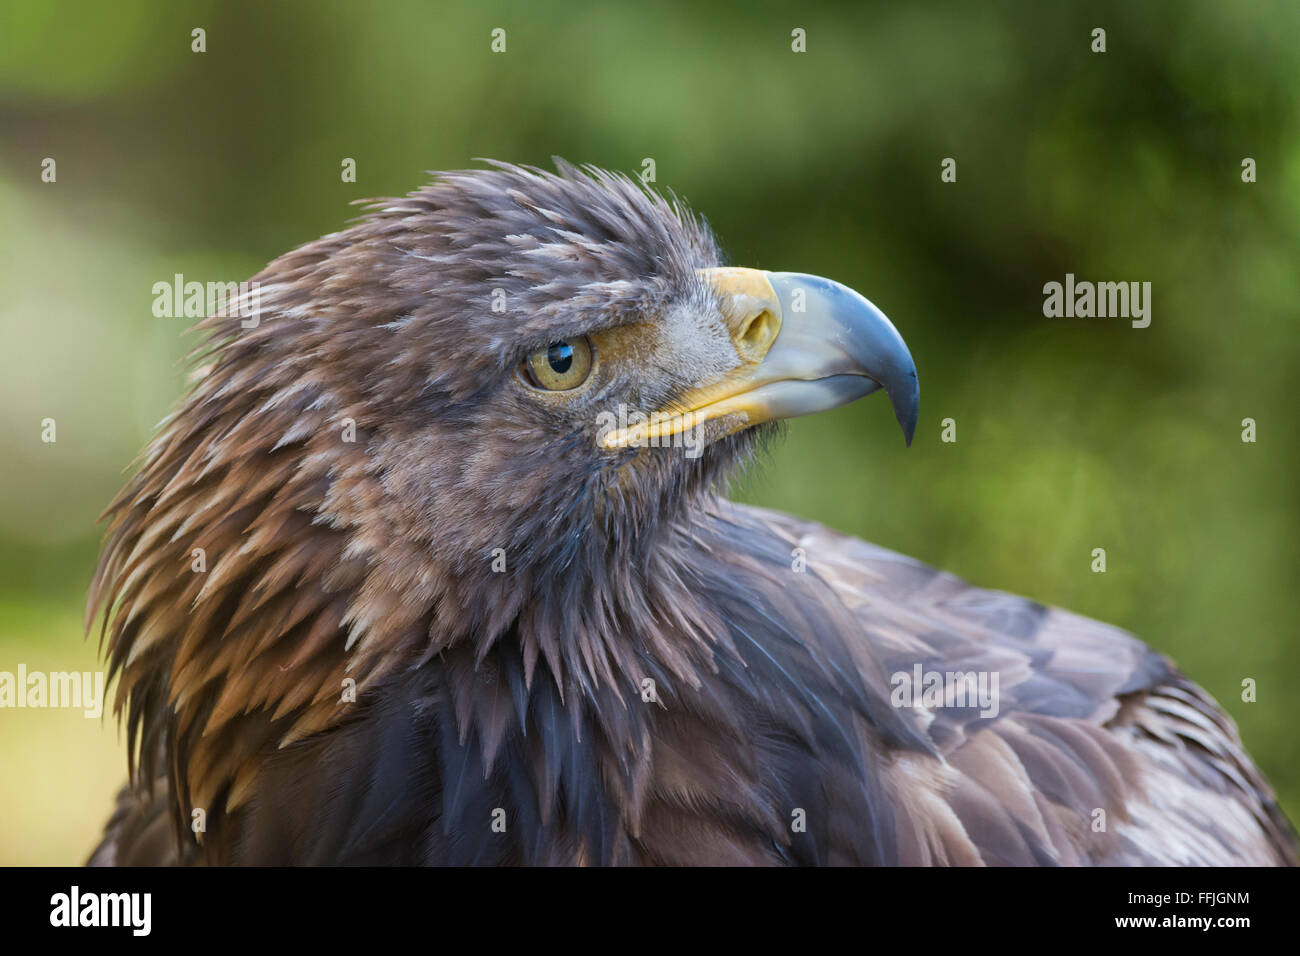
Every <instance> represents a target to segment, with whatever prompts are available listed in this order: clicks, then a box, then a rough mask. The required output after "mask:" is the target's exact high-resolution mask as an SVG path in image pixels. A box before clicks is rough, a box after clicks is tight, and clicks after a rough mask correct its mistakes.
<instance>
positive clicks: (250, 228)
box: [0, 0, 1300, 863]
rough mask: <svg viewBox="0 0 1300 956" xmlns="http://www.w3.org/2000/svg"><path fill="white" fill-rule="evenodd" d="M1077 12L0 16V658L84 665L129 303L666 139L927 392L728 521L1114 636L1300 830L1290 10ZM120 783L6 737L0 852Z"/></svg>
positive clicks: (93, 751)
mask: <svg viewBox="0 0 1300 956" xmlns="http://www.w3.org/2000/svg"><path fill="white" fill-rule="evenodd" d="M1073 6H1074V7H1077V9H1071V8H1070V6H1067V5H1065V4H1043V3H1036V2H1023V3H1008V2H982V3H970V2H964V0H954V2H941V3H933V4H926V5H920V4H891V5H876V4H865V3H852V4H843V5H828V6H824V7H822V8H819V9H816V10H813V9H810V8H809V7H808V6H807V5H805V4H762V3H745V4H739V3H736V4H732V5H727V4H715V5H712V6H711V7H710V8H709V9H707V10H705V9H702V8H701V7H700V5H698V4H694V3H689V2H682V3H669V4H629V5H625V6H621V7H615V6H614V5H611V4H605V3H594V2H593V3H583V4H573V5H569V6H565V5H560V4H556V3H547V4H539V3H535V2H521V3H465V4H430V3H422V2H385V3H374V4H356V3H342V2H329V3H318V2H312V3H307V2H297V3H263V2H256V3H253V2H248V3H229V2H222V3H215V2H213V3H185V2H180V3H160V2H155V3H144V2H140V0H116V2H114V3H112V4H102V5H97V4H90V3H81V2H52V0H44V2H39V3H38V2H30V3H11V2H8V0H6V2H4V3H3V4H0V223H2V224H3V229H2V230H0V285H2V287H3V295H2V296H0V462H3V464H2V465H0V468H2V470H3V476H4V494H3V499H2V501H0V670H10V671H13V670H15V669H16V668H17V666H18V664H19V663H20V662H22V663H25V664H26V665H27V667H28V668H29V669H45V670H59V669H70V668H77V669H87V668H91V667H93V666H95V660H96V647H95V642H94V641H93V640H91V641H86V642H83V640H82V629H81V609H82V603H83V599H84V594H85V588H86V584H87V582H88V580H89V578H90V575H91V572H92V569H93V564H94V560H95V556H96V550H97V543H98V531H97V529H96V527H95V520H96V517H97V515H98V514H99V512H100V510H101V509H102V508H103V506H104V505H105V504H107V502H108V501H109V499H110V498H111V497H112V495H113V494H114V492H115V491H116V490H117V488H118V487H119V486H120V485H121V484H122V482H123V481H124V480H125V477H126V474H127V471H128V470H129V466H130V463H131V461H132V460H133V458H134V457H135V455H136V453H137V451H138V450H139V449H140V448H141V447H142V445H143V444H144V442H145V441H146V439H147V437H148V435H149V434H150V431H151V429H152V427H153V426H154V424H155V423H156V422H157V421H158V420H159V419H160V418H161V417H162V416H163V415H164V414H165V413H166V411H167V410H168V408H169V407H170V405H171V404H172V403H173V402H174V401H175V400H176V398H177V397H178V396H179V395H180V394H181V392H182V390H183V375H184V368H183V365H182V363H181V361H180V359H181V357H182V356H183V354H184V352H185V351H186V350H187V348H188V347H189V346H190V345H192V344H193V342H192V340H191V339H189V338H188V337H186V336H185V335H184V334H183V333H184V331H185V329H186V327H187V326H188V324H189V323H188V322H187V321H186V320H183V319H159V318H154V317H153V315H152V313H151V304H152V298H153V297H152V292H151V287H152V285H153V283H154V282H157V281H160V280H163V281H166V280H169V279H170V277H171V276H172V275H173V273H176V272H181V273H184V274H185V275H186V276H187V278H194V279H199V280H200V281H206V280H209V279H213V280H237V279H240V278H246V277H248V276H250V275H252V274H253V273H254V272H256V271H257V270H258V269H259V268H260V267H261V266H262V265H263V264H264V263H265V262H266V261H267V260H269V259H271V258H274V257H275V256H277V255H279V254H281V253H283V252H286V251H287V250H289V249H291V248H293V247H294V246H297V245H299V244H300V243H302V242H304V241H307V240H310V239H313V238H315V237H316V236H319V235H321V234H323V233H326V232H330V231H334V230H336V229H338V228H340V227H341V226H342V225H343V224H344V223H345V221H346V220H347V219H349V218H350V217H352V216H354V215H355V214H356V210H355V209H353V208H351V207H349V206H348V202H349V201H350V200H353V199H357V198H361V197H371V196H382V195H394V194H401V193H404V192H406V191H407V190H410V189H413V188H415V187H416V186H418V185H420V184H422V183H423V182H425V181H426V178H427V177H426V176H425V173H424V171H425V170H429V169H440V168H458V167H464V166H467V165H472V164H473V161H474V159H475V158H476V157H495V158H499V159H505V160H512V161H516V162H525V163H534V164H539V165H549V161H550V157H551V156H552V155H561V156H564V157H566V158H568V159H570V160H573V161H575V162H591V163H596V164H598V165H602V166H606V167H610V168H614V169H622V170H625V171H628V172H631V173H636V172H638V171H640V170H641V168H642V161H643V160H644V159H645V158H647V157H650V158H653V159H654V160H655V163H656V167H657V177H658V185H659V186H660V187H670V188H672V189H673V190H675V191H676V192H677V193H679V194H680V195H682V196H684V197H685V198H686V199H687V200H688V201H689V202H691V203H692V204H693V205H694V206H695V207H696V208H697V209H698V210H699V211H700V212H702V213H703V214H704V215H706V216H707V217H708V218H709V220H710V221H711V223H712V224H713V226H714V228H715V229H716V230H717V232H718V234H719V236H720V237H721V239H722V241H723V243H724V245H725V247H726V248H727V250H728V252H729V254H730V256H731V257H732V259H733V260H734V261H735V262H736V263H738V264H745V265H751V266H759V267H765V268H773V269H783V270H792V271H807V272H816V273H820V274H823V275H826V276H830V277H832V278H835V279H838V280H840V281H843V282H845V283H847V284H849V285H851V286H854V287H856V288H858V289H860V290H861V291H863V292H864V293H865V294H867V295H868V296H869V297H870V298H871V299H873V300H874V301H875V302H876V303H877V304H878V305H880V306H881V307H882V308H883V309H884V310H885V312H886V313H887V314H889V315H890V316H891V317H892V318H893V319H894V321H895V323H896V324H897V325H898V327H899V329H900V330H901V331H902V332H903V334H904V336H905V337H906V338H907V340H908V342H909V343H910V345H911V348H912V351H913V354H914V355H915V358H916V362H917V366H918V368H919V370H920V376H921V383H922V419H921V424H920V428H919V430H918V434H917V440H916V443H915V445H914V447H913V448H912V449H910V450H905V449H904V448H903V445H902V442H901V441H900V439H899V437H898V433H897V430H896V426H895V425H894V423H893V421H892V420H891V417H890V412H889V408H888V406H887V403H886V402H884V401H881V400H876V401H870V402H863V403H859V404H856V405H853V406H850V407H848V408H845V409H841V410H839V411H838V412H835V413H832V414H829V415H825V416H821V417H817V418H812V419H804V420H799V421H796V422H794V423H793V424H792V425H791V426H790V428H789V434H788V437H787V439H786V440H785V441H784V443H782V444H780V445H778V446H776V447H775V448H774V449H773V451H772V453H771V455H770V458H769V460H768V461H767V463H766V466H765V467H764V468H762V469H761V470H758V471H755V472H753V473H751V474H750V475H749V476H748V477H746V478H745V479H744V481H743V482H742V485H741V487H740V488H739V489H737V493H738V495H739V496H741V497H743V498H745V499H748V500H751V501H756V502H760V503H763V504H766V505H770V506H773V507H778V508H783V509H787V510H789V511H792V512H795V513H798V514H801V515H806V516H809V517H814V518H817V519H820V520H822V521H825V522H827V523H829V524H832V525H834V526H837V527H839V528H841V529H844V530H847V531H850V532H853V533H856V534H859V535H862V536H864V537H867V538H870V539H872V540H874V541H877V542H879V543H881V544H883V545H885V546H888V547H891V548H895V549H898V550H901V551H905V552H907V553H909V554H913V555H916V556H918V557H920V558H923V559H924V560H926V561H928V562H931V563H933V564H936V565H939V566H941V567H944V568H947V569H950V570H952V571H955V572H957V573H959V574H961V575H963V576H965V577H967V578H969V579H970V580H971V581H973V582H976V583H978V584H981V585H986V586H992V587H996V588H1000V589H1005V590H1011V591H1016V592H1020V593H1023V594H1027V595H1031V596H1033V597H1035V598H1037V599H1039V600H1042V601H1045V602H1049V603H1053V604H1060V605H1064V606H1066V607H1069V608H1070V609H1072V610H1075V611H1078V612H1081V613H1084V614H1088V615H1091V616H1095V617H1098V618H1101V619H1103V620H1106V621H1110V622H1113V623H1115V624H1118V625H1121V626H1123V627H1125V628H1127V629H1130V630H1132V631H1134V632H1136V633H1138V634H1139V635H1141V636H1143V637H1144V638H1145V639H1146V640H1148V641H1149V642H1150V643H1152V644H1153V645H1154V646H1156V647H1158V648H1160V649H1161V650H1163V651H1165V652H1167V653H1169V654H1171V655H1173V656H1174V657H1175V658H1176V659H1177V660H1178V661H1179V662H1180V664H1181V665H1182V667H1183V668H1184V669H1185V670H1186V671H1187V672H1188V673H1189V674H1190V675H1191V676H1192V677H1193V678H1195V679H1196V680H1198V681H1199V682H1200V683H1201V684H1203V685H1204V686H1205V687H1206V688H1207V689H1208V690H1209V691H1210V692H1211V693H1212V694H1214V696H1216V697H1217V698H1218V699H1219V700H1220V701H1222V703H1223V704H1224V706H1225V707H1226V708H1227V709H1228V711H1229V712H1231V714H1232V715H1233V717H1234V718H1235V719H1236V720H1237V722H1238V724H1239V725H1240V728H1241V732H1242V735H1243V737H1244V739H1245V741H1246V743H1247V746H1248V747H1249V748H1250V750H1251V751H1252V752H1253V753H1254V755H1255V756H1256V758H1257V759H1258V761H1259V763H1260V764H1261V765H1262V766H1263V768H1264V770H1265V772H1266V773H1267V774H1268V775H1269V776H1270V778H1271V779H1272V780H1273V781H1274V783H1275V784H1276V786H1277V787H1278V789H1279V790H1280V793H1281V796H1282V802H1283V804H1284V806H1285V807H1286V808H1287V809H1288V811H1289V813H1290V815H1291V816H1292V817H1293V818H1295V817H1298V816H1300V765H1298V763H1297V750H1298V749H1300V746H1298V745H1297V742H1296V735H1295V731H1294V729H1293V726H1292V724H1291V720H1290V715H1291V714H1292V713H1293V711H1294V707H1295V703H1296V697H1295V687H1296V686H1297V682H1298V681H1300V646H1298V643H1297V636H1298V634H1300V628H1298V626H1297V625H1298V624H1300V621H1298V614H1297V603H1296V595H1295V591H1296V578H1297V568H1298V567H1300V561H1298V560H1297V559H1298V558H1300V554H1298V553H1297V552H1298V549H1300V546H1298V545H1297V541H1300V535H1298V534H1297V531H1298V530H1300V529H1298V528H1297V523H1298V518H1300V497H1298V496H1297V494H1296V488H1297V481H1296V473H1297V464H1298V460H1297V442H1296V438H1297V435H1296V425H1295V411H1296V404H1297V403H1296V399H1295V395H1294V387H1295V386H1294V383H1293V378H1294V369H1296V367H1297V365H1298V362H1297V359H1300V355H1297V352H1298V351H1300V347H1298V345H1300V336H1297V331H1296V330H1297V325H1296V322H1297V317H1298V316H1297V313H1298V312H1300V305H1298V304H1300V125H1298V120H1300V104H1298V101H1297V96H1298V93H1297V90H1298V89H1300V87H1298V84H1297V79H1296V63H1297V47H1298V46H1300V39H1298V38H1300V5H1297V4H1295V3H1294V2H1290V0H1279V2H1257V3H1232V4H1227V3H1221V2H1214V3H1201V2H1145V3H1141V4H1134V3H1131V2H1122V3H1104V2H1103V3H1089V4H1086V5H1085V4H1076V5H1073ZM194 27H203V28H205V29H206V31H207V52H206V53H202V54H196V53H192V52H191V50H190V44H191V35H190V31H191V30H192V29H193V28H194ZM495 27H502V28H504V29H505V30H506V38H507V51H506V53H504V54H493V53H492V52H490V50H489V42H490V36H489V34H490V31H491V30H492V29H493V28H495ZM795 27H802V28H803V29H805V30H806V31H807V53H805V54H795V53H792V52H791V48H790V45H791V30H792V29H794V28H795ZM1095 27H1103V28H1105V29H1106V31H1107V52H1106V53H1104V54H1094V53H1092V52H1091V50H1090V44H1091V36H1090V34H1091V31H1092V29H1093V28H1095ZM45 157H53V158H55V159H56V161H57V176H58V179H57V182H56V183H52V184H49V183H42V182H41V180H40V173H41V161H42V159H44V158H45ZM344 157H353V158H355V159H356V161H357V170H358V176H357V182H356V183H355V184H350V183H343V182H341V181H340V163H341V161H342V159H343V158H344ZM944 157H953V158H955V159H956V160H957V182H956V183H943V182H941V181H940V175H939V174H940V162H941V160H942V159H943V158H944ZM1244 157H1252V158H1254V159H1255V160H1256V162H1257V164H1258V182H1257V183H1254V184H1244V183H1243V182H1242V181H1241V161H1242V159H1243V158H1244ZM1067 272H1073V273H1074V274H1075V275H1076V276H1077V277H1078V278H1080V279H1089V280H1107V281H1125V280H1128V281H1149V282H1151V283H1152V286H1153V300H1152V306H1153V310H1152V323H1151V327H1150V328H1148V329H1145V330H1136V329H1132V328H1130V327H1129V324H1128V322H1127V321H1123V320H1114V319H1047V318H1044V317H1043V315H1042V302H1043V293H1042V286H1043V284H1044V283H1045V282H1048V281H1061V280H1063V278H1064V276H1065V273H1067ZM46 417H52V418H54V419H56V420H57V423H58V441H57V443H55V444H44V443H42V442H41V440H40V428H41V426H40V422H41V420H42V419H43V418H46ZM947 417H951V418H953V419H955V420H956V423H957V439H958V440H957V442H956V443H954V444H945V443H942V442H941V441H940V440H939V438H940V422H941V420H942V419H944V418H947ZM1246 417H1251V418H1254V419H1255V420H1256V421H1257V423H1258V439H1259V440H1258V442H1257V443H1256V444H1244V443H1243V442H1242V441H1241V434H1240V433H1241V420H1242V419H1243V418H1246ZM1096 547H1104V548H1105V549H1106V551H1107V561H1108V570H1107V573H1105V574H1094V573H1091V571H1090V569H1089V565H1090V562H1091V551H1092V549H1093V548H1096ZM1247 677H1249V678H1254V679H1255V680H1256V681H1257V682H1258V700H1257V702H1255V703H1244V702H1242V700H1241V682H1242V680H1243V679H1244V678H1247ZM124 774H125V756H124V744H123V743H122V742H121V741H119V740H118V738H117V733H116V729H115V724H114V721H113V720H112V718H111V717H106V718H105V719H104V720H103V721H102V722H101V721H93V720H87V719H85V718H83V717H82V716H81V715H80V713H77V712H68V711H55V710H45V711H30V710H29V711H0V863H17V862H21V863H75V862H79V861H80V860H82V859H83V858H84V856H85V854H86V852H87V851H88V850H89V849H90V847H91V846H92V845H93V842H94V840H95V838H96V836H97V834H98V832H99V829H100V827H101V825H102V823H103V821H104V819H105V817H106V815H107V813H108V811H109V808H110V805H111V798H112V794H113V792H114V791H115V789H116V787H117V786H118V784H119V783H120V782H121V780H122V779H123V778H124Z"/></svg>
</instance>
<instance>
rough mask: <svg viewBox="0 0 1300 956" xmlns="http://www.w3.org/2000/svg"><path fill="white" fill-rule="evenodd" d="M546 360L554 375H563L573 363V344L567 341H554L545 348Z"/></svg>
mask: <svg viewBox="0 0 1300 956" xmlns="http://www.w3.org/2000/svg"><path fill="white" fill-rule="evenodd" d="M546 361H547V362H549V363H550V364H551V370H552V371H554V372H555V374H556V375H563V374H564V373H565V372H567V371H568V370H569V366H571V365H572V364H573V346H572V345H570V344H569V343H568V342H555V343H552V345H551V347H550V348H549V349H547V350H546Z"/></svg>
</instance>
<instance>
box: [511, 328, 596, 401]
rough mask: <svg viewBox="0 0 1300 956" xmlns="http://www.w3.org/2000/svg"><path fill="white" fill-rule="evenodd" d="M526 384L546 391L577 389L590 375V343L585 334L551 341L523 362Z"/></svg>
mask: <svg viewBox="0 0 1300 956" xmlns="http://www.w3.org/2000/svg"><path fill="white" fill-rule="evenodd" d="M523 371H524V376H525V378H526V379H527V380H528V384H530V385H533V386H535V387H536V388H544V389H546V390H547V391H548V392H563V391H567V390H568V389H571V388H577V387H578V386H579V385H581V384H582V383H583V382H585V381H586V380H587V376H588V375H590V374H591V342H590V341H588V339H587V337H586V336H585V335H583V336H579V337H578V338H575V339H565V340H564V341H563V342H552V343H551V344H550V345H548V346H547V347H546V348H544V349H538V350H537V351H536V352H534V353H533V354H532V355H530V356H528V358H526V359H525V360H524V368H523Z"/></svg>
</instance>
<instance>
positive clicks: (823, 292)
mask: <svg viewBox="0 0 1300 956" xmlns="http://www.w3.org/2000/svg"><path fill="white" fill-rule="evenodd" d="M700 276H701V277H702V278H704V279H705V281H707V282H708V283H709V284H710V285H712V286H713V287H714V289H715V290H716V291H717V294H718V300H719V303H720V306H721V309H722V313H723V316H724V317H725V319H726V322H727V326H728V329H729V330H730V332H731V338H732V342H733V344H734V345H735V346H736V351H737V353H738V354H739V356H740V359H741V364H740V366H739V367H737V368H736V369H734V370H732V371H731V372H729V373H728V374H727V375H725V376H723V377H722V378H721V379H720V380H718V381H716V382H712V383H709V384H707V385H704V386H701V387H700V388H697V389H694V390H692V391H691V392H689V393H688V394H686V395H683V396H681V397H680V398H679V399H678V400H677V401H676V402H675V403H674V407H673V408H671V409H664V410H662V411H660V412H658V413H655V414H652V415H651V416H650V420H649V421H648V422H643V423H639V424H635V425H632V426H630V427H628V428H620V429H617V430H615V431H611V432H609V433H607V434H605V435H604V436H603V438H602V439H601V444H602V445H604V447H606V448H624V447H628V446H634V445H641V444H659V443H661V442H660V440H661V439H663V438H666V437H668V436H672V435H676V434H678V433H679V432H684V431H686V430H688V429H691V428H695V427H697V426H699V425H702V424H704V423H705V422H716V423H717V424H716V425H713V426H712V427H711V428H710V430H709V437H710V439H716V438H718V437H721V436H722V435H727V434H731V433H733V432H737V431H740V430H741V429H744V428H748V427H750V426H752V425H758V424H761V423H763V422H770V421H776V420H778V419H782V418H796V417H798V416H800V415H811V414H812V413H814V412H823V411H829V410H830V409H832V408H839V407H840V406H841V405H847V404H848V403H849V402H852V401H856V400H857V399H859V398H862V397H863V396H864V395H869V394H871V393H872V392H874V391H876V390H877V389H880V388H883V389H884V390H885V394H886V395H888V396H889V400H890V402H891V403H892V404H893V406H894V415H895V416H896V417H897V418H898V424H899V425H900V426H901V427H902V429H903V435H904V437H905V438H906V439H907V443H908V444H909V445H910V444H911V443H912V434H913V432H915V431H916V417H917V411H918V408H919V405H920V394H921V392H920V385H919V384H918V382H917V379H916V365H915V364H913V362H912V355H911V353H910V352H909V351H908V350H907V344H906V343H905V342H904V341H903V338H902V336H900V335H899V334H898V330H897V329H895V328H894V326H893V323H891V322H890V321H889V319H887V318H885V316H884V314H883V313H882V312H881V311H880V310H879V309H877V308H876V307H875V306H874V305H872V304H871V303H870V302H868V301H867V300H866V299H864V298H863V297H862V296H860V295H859V294H858V293H856V292H854V291H853V290H852V289H850V288H848V287H847V286H843V285H840V284H839V283H838V282H832V281H831V280H829V279H823V278H821V277H819V276H812V275H805V274H803V273H800V272H762V271H760V270H757V269H702V270H700Z"/></svg>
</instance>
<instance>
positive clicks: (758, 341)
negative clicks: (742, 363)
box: [736, 309, 778, 362]
mask: <svg viewBox="0 0 1300 956" xmlns="http://www.w3.org/2000/svg"><path fill="white" fill-rule="evenodd" d="M777 329H778V323H777V321H776V316H774V315H773V314H772V313H771V312H770V311H769V310H767V309H764V310H763V311H761V312H759V313H758V314H757V315H755V316H754V317H753V318H751V319H749V321H747V322H746V323H745V327H744V328H743V329H741V332H740V335H738V336H737V337H736V349H737V351H739V352H740V354H741V356H742V357H743V358H745V359H748V360H749V361H752V362H757V361H759V360H761V359H762V358H763V356H764V355H766V354H767V351H768V349H770V348H771V347H772V341H773V340H774V339H775V338H776V333H777Z"/></svg>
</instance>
